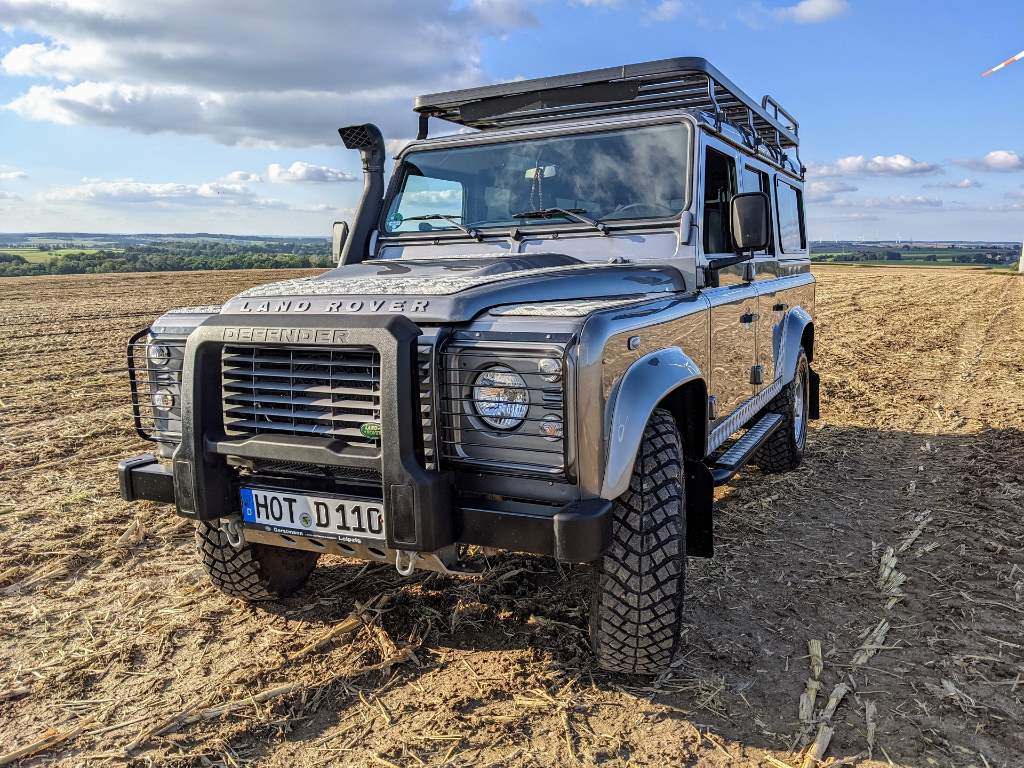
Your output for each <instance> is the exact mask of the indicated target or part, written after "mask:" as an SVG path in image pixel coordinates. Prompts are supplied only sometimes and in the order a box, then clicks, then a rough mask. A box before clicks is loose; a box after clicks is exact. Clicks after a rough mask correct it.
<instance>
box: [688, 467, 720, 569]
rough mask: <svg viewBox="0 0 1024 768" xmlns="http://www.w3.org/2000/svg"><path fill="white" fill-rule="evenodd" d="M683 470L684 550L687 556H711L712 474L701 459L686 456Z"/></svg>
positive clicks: (712, 554)
mask: <svg viewBox="0 0 1024 768" xmlns="http://www.w3.org/2000/svg"><path fill="white" fill-rule="evenodd" d="M684 466H685V471H686V554H687V555H688V556H689V557H713V556H714V554H715V540H714V539H715V536H714V533H715V532H714V525H713V515H712V511H713V509H714V505H715V478H714V475H712V474H711V468H710V467H708V465H707V464H705V463H704V462H703V461H690V460H687V461H686V462H685V464H684Z"/></svg>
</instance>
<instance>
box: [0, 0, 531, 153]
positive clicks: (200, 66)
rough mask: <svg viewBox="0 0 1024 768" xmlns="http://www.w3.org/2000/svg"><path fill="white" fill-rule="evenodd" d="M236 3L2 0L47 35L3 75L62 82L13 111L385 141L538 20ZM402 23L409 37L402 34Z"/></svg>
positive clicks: (487, 5) (431, 7) (0, 13)
mask: <svg viewBox="0 0 1024 768" xmlns="http://www.w3.org/2000/svg"><path fill="white" fill-rule="evenodd" d="M238 8H239V7H238V6H237V5H236V4H234V3H209V2H205V0H178V1H177V2H173V3H170V2H155V3H139V2H137V0H103V2H99V0H0V24H2V25H4V26H6V27H9V28H12V29H16V30H19V31H23V32H25V33H28V34H31V35H34V36H37V37H39V38H42V42H33V43H26V44H23V45H18V46H16V47H15V48H13V49H12V50H10V51H8V52H7V53H6V55H4V56H3V58H2V59H0V71H2V72H4V73H6V74H7V75H9V76H30V77H33V78H37V79H44V80H50V81H51V82H49V83H43V84H34V85H32V86H31V87H29V88H28V90H26V91H24V92H22V93H21V94H19V95H18V96H17V97H15V98H14V99H12V100H11V101H10V102H9V103H8V104H7V105H6V107H7V108H8V109H11V110H13V111H14V112H16V113H18V114H20V115H22V116H23V117H26V118H29V119H33V120H44V121H48V122H55V123H62V124H79V123H89V124H96V125H104V126H118V127H123V128H128V129H131V130H134V131H140V132H143V133H155V132H161V131H171V132H176V133H184V134H199V135H206V136H210V137H212V138H214V139H215V140H217V141H219V142H222V143H225V144H243V145H252V144H256V145H260V144H268V145H276V146H311V145H333V144H336V143H337V142H338V137H337V134H336V132H335V130H336V128H337V127H338V125H339V124H347V123H356V122H365V121H367V120H374V121H379V122H381V123H382V127H383V128H384V130H385V134H386V135H389V136H396V135H408V132H409V129H410V127H411V126H412V125H414V122H415V116H414V115H413V114H412V111H411V100H412V97H413V96H414V95H415V94H416V93H424V92H432V91H437V90H445V89H448V88H458V87H463V86H469V85H474V84H478V83H480V82H483V81H484V80H485V79H486V78H485V76H484V75H483V72H482V70H481V67H480V55H481V45H482V42H483V39H484V38H485V37H487V36H496V35H501V34H504V33H506V32H507V31H509V30H512V29H516V28H522V27H525V26H529V25H532V24H534V23H536V20H535V18H534V16H533V14H532V11H531V10H530V8H529V4H528V3H522V2H519V0H466V1H465V2H459V3H452V2H450V0H416V2H411V1H410V0H377V1H376V2H374V3H338V2H318V1H317V0H298V3H297V4H296V3H278V2H273V1H272V0H259V2H256V1H255V0H254V2H252V3H249V4H246V6H245V11H244V12H239V9H238ZM395 19H401V28H402V30H403V31H404V34H395V29H396V28H395ZM339 30H340V32H339ZM339 34H341V35H342V38H339ZM410 35H412V36H413V37H414V38H415V44H410V43H409V40H410ZM339 40H342V42H339Z"/></svg>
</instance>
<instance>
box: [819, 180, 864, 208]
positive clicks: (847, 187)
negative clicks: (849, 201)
mask: <svg viewBox="0 0 1024 768" xmlns="http://www.w3.org/2000/svg"><path fill="white" fill-rule="evenodd" d="M856 191H857V187H855V186H853V184H849V183H847V182H845V181H812V182H810V183H809V184H808V185H807V199H808V200H809V201H813V202H816V203H827V202H831V201H832V200H835V198H836V195H838V194H840V193H842V192H856Z"/></svg>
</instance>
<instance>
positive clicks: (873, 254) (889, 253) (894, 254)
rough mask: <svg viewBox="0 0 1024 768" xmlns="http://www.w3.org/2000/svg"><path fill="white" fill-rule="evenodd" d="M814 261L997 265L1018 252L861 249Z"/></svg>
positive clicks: (1015, 259)
mask: <svg viewBox="0 0 1024 768" xmlns="http://www.w3.org/2000/svg"><path fill="white" fill-rule="evenodd" d="M814 259H815V260H816V261H834V262H840V263H847V262H864V261H927V262H936V263H937V262H939V261H945V262H952V263H954V264H983V265H987V266H998V265H1001V264H1013V263H1016V261H1017V259H1018V254H1017V253H1016V252H1012V251H998V250H987V251H986V250H979V251H975V252H969V251H964V250H961V249H959V248H957V249H953V248H950V249H948V255H947V253H943V255H942V258H941V259H940V258H939V256H938V254H936V253H925V254H920V253H906V252H905V251H904V252H901V251H895V250H891V249H877V250H868V249H862V250H857V251H855V252H852V253H825V254H820V255H815V256H814Z"/></svg>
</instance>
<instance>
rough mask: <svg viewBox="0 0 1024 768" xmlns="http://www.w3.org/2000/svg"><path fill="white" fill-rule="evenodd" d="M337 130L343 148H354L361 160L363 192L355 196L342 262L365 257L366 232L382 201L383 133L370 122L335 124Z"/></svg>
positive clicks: (350, 261) (370, 229) (371, 228)
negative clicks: (359, 196)
mask: <svg viewBox="0 0 1024 768" xmlns="http://www.w3.org/2000/svg"><path fill="white" fill-rule="evenodd" d="M338 133H339V134H340V135H341V142H342V144H344V145H345V147H346V148H347V149H358V150H359V155H360V157H361V158H362V160H363V196H362V197H361V198H360V199H359V208H358V210H357V211H356V218H355V221H354V223H353V225H352V233H351V234H350V235H349V237H348V240H346V241H345V250H344V251H343V252H342V254H341V263H342V264H356V263H358V262H360V261H362V260H363V259H364V258H366V254H367V251H368V249H369V247H370V234H371V233H372V232H373V229H374V227H376V225H377V220H378V218H379V217H380V207H381V205H382V204H383V202H384V137H383V136H381V133H380V129H379V128H378V127H377V126H376V125H373V123H366V124H364V125H350V126H348V127H347V128H339V129H338Z"/></svg>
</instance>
